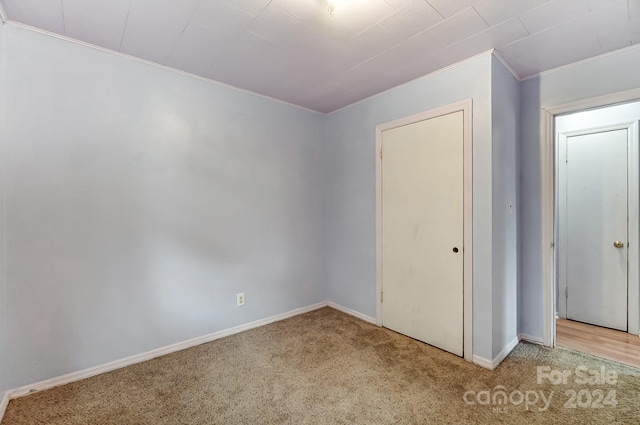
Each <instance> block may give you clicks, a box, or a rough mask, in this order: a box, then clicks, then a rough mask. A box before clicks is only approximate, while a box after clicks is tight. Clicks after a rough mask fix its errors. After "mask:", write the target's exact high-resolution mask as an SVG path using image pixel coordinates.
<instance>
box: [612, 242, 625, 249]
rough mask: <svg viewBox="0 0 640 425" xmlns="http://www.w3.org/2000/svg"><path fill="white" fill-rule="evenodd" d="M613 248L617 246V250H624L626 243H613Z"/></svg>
mask: <svg viewBox="0 0 640 425" xmlns="http://www.w3.org/2000/svg"><path fill="white" fill-rule="evenodd" d="M613 246H615V247H616V248H622V247H624V242H622V241H615V242H614V243H613Z"/></svg>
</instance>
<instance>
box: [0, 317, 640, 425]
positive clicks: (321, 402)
mask: <svg viewBox="0 0 640 425" xmlns="http://www.w3.org/2000/svg"><path fill="white" fill-rule="evenodd" d="M538 367H540V369H538ZM576 368H578V369H576ZM563 373H564V376H565V377H566V380H565V382H564V383H563V382H562V376H563ZM538 375H540V377H541V382H540V383H538V380H537V378H538ZM553 379H557V381H556V384H557V385H554V384H552V383H551V382H550V380H553ZM501 391H502V393H501ZM502 394H506V401H505V402H503V403H500V402H501V401H504V399H503V398H502ZM574 396H575V397H574ZM501 423H504V424H516V423H517V424H563V425H565V424H640V370H639V369H635V368H632V367H627V366H623V365H620V364H617V363H613V362H609V361H605V360H600V359H596V358H594V357H591V356H589V355H586V354H581V353H578V352H573V351H570V350H566V349H561V348H558V349H548V348H544V347H541V346H538V345H533V344H525V343H522V344H520V345H518V346H517V347H516V349H515V350H514V351H513V352H512V353H511V355H510V356H509V357H508V358H507V359H506V360H505V361H504V362H503V363H502V365H500V366H499V367H498V368H497V369H496V370H495V371H488V370H485V369H482V368H480V367H478V366H475V365H473V364H470V363H467V362H465V361H464V360H463V359H460V358H458V357H456V356H454V355H451V354H448V353H445V352H443V351H441V350H438V349H436V348H433V347H430V346H428V345H425V344H422V343H419V342H417V341H415V340H412V339H410V338H407V337H405V336H402V335H399V334H396V333H394V332H392V331H389V330H387V329H382V328H378V327H376V326H373V325H370V324H368V323H365V322H363V321H360V320H358V319H355V318H353V317H351V316H348V315H346V314H343V313H341V312H338V311H336V310H333V309H330V308H323V309H321V310H317V311H313V312H311V313H307V314H304V315H301V316H297V317H294V318H291V319H288V320H284V321H282V322H277V323H273V324H271V325H267V326H264V327H261V328H258V329H253V330H250V331H247V332H243V333H241V334H237V335H234V336H230V337H227V338H224V339H220V340H217V341H214V342H211V343H208V344H203V345H200V346H197V347H194V348H190V349H187V350H184V351H181V352H178V353H174V354H171V355H168V356H164V357H161V358H158V359H154V360H151V361H148V362H144V363H140V364H137V365H133V366H129V367H126V368H124V369H120V370H117V371H114V372H110V373H106V374H103V375H100V376H96V377H93V378H90V379H86V380H84V381H81V382H76V383H72V384H68V385H65V386H62V387H58V388H55V389H52V390H48V391H43V392H40V393H35V394H33V395H30V396H27V397H23V398H20V399H17V400H12V401H11V402H10V403H9V407H8V409H7V412H6V414H5V417H4V420H3V421H2V425H18V424H29V425H33V424H47V425H61V424H64V425H68V424H93V425H107V424H114V425H115V424H117V425H123V424H153V425H163V424H501Z"/></svg>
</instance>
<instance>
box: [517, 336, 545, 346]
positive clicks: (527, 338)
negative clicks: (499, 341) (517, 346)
mask: <svg viewBox="0 0 640 425" xmlns="http://www.w3.org/2000/svg"><path fill="white" fill-rule="evenodd" d="M520 341H526V342H531V343H532V344H540V345H544V338H540V337H537V336H533V335H528V334H520Z"/></svg>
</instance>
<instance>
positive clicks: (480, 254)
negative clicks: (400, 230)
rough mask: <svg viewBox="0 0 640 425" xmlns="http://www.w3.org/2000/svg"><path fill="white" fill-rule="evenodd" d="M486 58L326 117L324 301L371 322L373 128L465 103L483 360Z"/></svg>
mask: <svg viewBox="0 0 640 425" xmlns="http://www.w3.org/2000/svg"><path fill="white" fill-rule="evenodd" d="M490 74H491V55H490V54H486V55H482V56H479V57H476V58H474V59H471V60H469V61H466V62H464V63H461V64H458V65H457V66H454V67H451V68H448V69H446V70H443V71H441V72H438V73H435V74H432V75H429V76H426V77H423V78H421V79H419V80H416V81H414V82H411V83H409V84H407V85H404V86H401V87H398V88H396V89H393V90H391V91H388V92H386V93H383V94H381V95H378V96H375V97H372V98H370V99H367V100H365V101H363V102H360V103H357V104H355V105H352V106H349V107H347V108H345V109H342V110H340V111H337V112H335V113H333V114H331V115H329V116H328V117H327V120H326V125H327V139H326V141H325V144H326V149H327V167H328V170H327V178H326V181H325V200H326V203H327V221H326V226H327V241H326V243H327V247H328V252H327V285H328V286H327V291H328V293H327V295H328V298H329V299H330V300H331V301H334V302H336V303H338V304H340V305H343V306H345V307H348V308H351V309H354V310H356V311H359V312H361V313H364V314H367V315H369V316H372V317H375V314H376V294H375V286H376V278H375V247H376V243H375V128H376V126H377V125H379V124H382V123H385V122H389V121H393V120H396V119H398V118H402V117H405V116H409V115H412V114H415V113H418V112H422V111H427V110H430V109H434V108H438V107H441V106H445V105H448V104H451V103H454V102H458V101H462V100H465V99H469V98H472V99H473V144H474V146H473V167H474V169H473V203H474V204H473V213H474V217H473V225H474V228H473V238H474V246H473V255H474V270H473V273H474V282H473V284H474V291H473V298H474V314H473V322H474V347H473V350H474V354H475V355H479V356H481V357H484V358H486V359H491V358H492V356H491V354H492V344H491V340H492V338H491V333H492V328H491V318H492V311H491V302H492V299H491V285H492V267H491V264H492V257H491V241H492V230H491V228H492V200H491V198H492V188H491V181H492V169H491V156H492V147H491V75H490Z"/></svg>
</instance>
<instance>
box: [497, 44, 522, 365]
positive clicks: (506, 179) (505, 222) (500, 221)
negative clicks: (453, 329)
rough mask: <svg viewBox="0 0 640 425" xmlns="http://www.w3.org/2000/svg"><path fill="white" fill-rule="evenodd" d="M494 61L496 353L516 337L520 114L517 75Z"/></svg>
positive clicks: (498, 61)
mask: <svg viewBox="0 0 640 425" xmlns="http://www.w3.org/2000/svg"><path fill="white" fill-rule="evenodd" d="M492 59H493V60H492V63H491V65H492V66H491V137H492V149H493V157H492V161H491V163H492V169H493V174H492V201H493V223H492V229H493V234H492V237H493V241H492V260H493V264H492V266H493V287H492V311H493V317H492V327H493V335H492V337H493V340H492V344H493V347H492V349H493V356H492V358H495V357H496V356H498V355H499V354H500V353H501V352H502V351H503V350H504V349H505V347H507V346H509V344H510V343H512V342H513V341H514V340H515V339H516V338H517V337H518V310H517V306H518V294H517V287H518V271H517V264H518V258H517V246H518V241H517V225H518V223H517V219H516V214H517V209H518V194H517V189H518V185H517V169H516V161H517V154H516V150H517V140H518V122H519V119H520V114H519V112H520V99H519V96H520V93H519V83H518V80H516V78H515V77H514V76H513V75H512V74H511V73H510V72H509V71H508V70H507V69H506V68H505V66H504V65H503V64H502V62H500V60H498V59H497V58H496V57H495V56H493V57H492Z"/></svg>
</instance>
